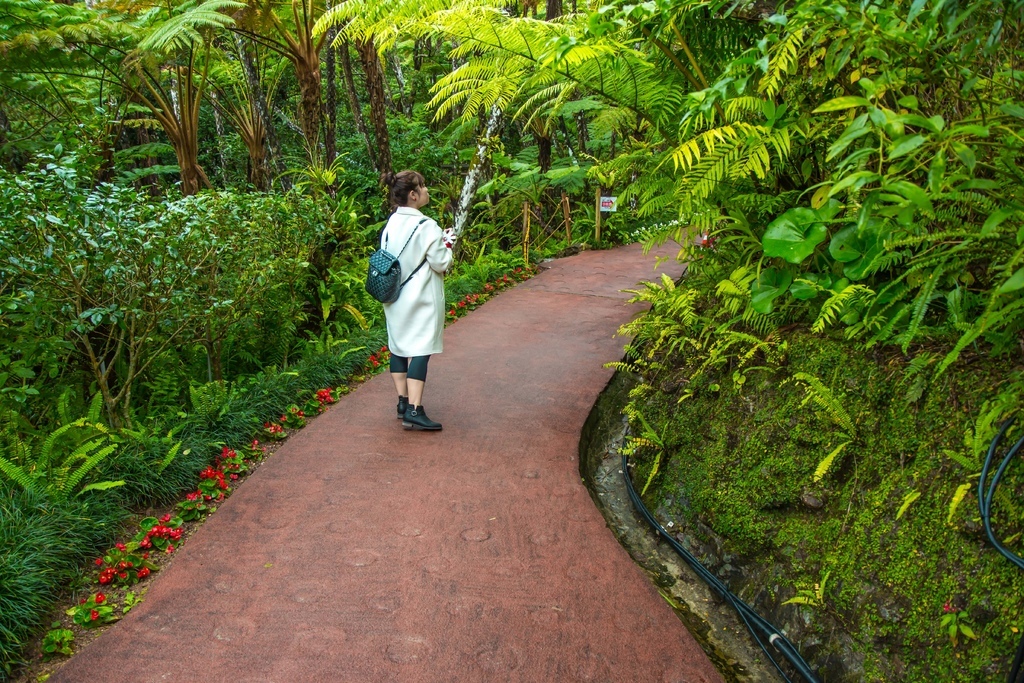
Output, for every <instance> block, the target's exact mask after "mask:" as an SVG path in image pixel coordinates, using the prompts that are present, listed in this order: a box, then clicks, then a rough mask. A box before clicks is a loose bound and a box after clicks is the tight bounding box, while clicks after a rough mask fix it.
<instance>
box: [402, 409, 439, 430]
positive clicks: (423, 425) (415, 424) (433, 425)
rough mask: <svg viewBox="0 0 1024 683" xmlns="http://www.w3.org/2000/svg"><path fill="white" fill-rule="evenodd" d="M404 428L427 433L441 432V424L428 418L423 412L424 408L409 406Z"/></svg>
mask: <svg viewBox="0 0 1024 683" xmlns="http://www.w3.org/2000/svg"><path fill="white" fill-rule="evenodd" d="M402 426H403V427H405V428H406V429H415V430H418V431H425V432H439V431H441V425H440V423H438V422H434V421H433V420H431V419H430V418H429V417H427V414H426V413H425V412H424V411H423V406H409V408H408V410H406V411H405V417H404V418H403V419H402Z"/></svg>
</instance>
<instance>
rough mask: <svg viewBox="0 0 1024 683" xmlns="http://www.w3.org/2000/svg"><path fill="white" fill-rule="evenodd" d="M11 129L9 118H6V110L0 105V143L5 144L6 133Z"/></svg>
mask: <svg viewBox="0 0 1024 683" xmlns="http://www.w3.org/2000/svg"><path fill="white" fill-rule="evenodd" d="M10 131H11V120H10V119H8V118H7V112H5V111H4V108H3V107H0V145H6V144H7V134H8V133H9V132H10Z"/></svg>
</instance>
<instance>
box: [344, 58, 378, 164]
mask: <svg viewBox="0 0 1024 683" xmlns="http://www.w3.org/2000/svg"><path fill="white" fill-rule="evenodd" d="M338 55H339V56H340V57H341V71H342V74H343V75H344V77H345V94H346V95H347V96H348V108H349V111H351V112H352V118H353V119H354V120H355V124H356V130H357V131H359V134H360V135H362V136H363V140H364V141H365V142H366V156H367V157H368V158H369V159H370V165H371V166H373V168H374V170H376V171H377V172H378V173H379V172H380V167H379V166H377V153H376V150H374V148H373V140H371V139H370V132H369V131H368V130H367V129H366V121H365V120H363V108H362V107H361V106H360V105H359V95H358V94H357V93H356V81H355V78H353V76H352V56H351V55H350V54H349V43H348V41H347V40H345V41H343V43H342V46H341V49H340V50H339V51H338Z"/></svg>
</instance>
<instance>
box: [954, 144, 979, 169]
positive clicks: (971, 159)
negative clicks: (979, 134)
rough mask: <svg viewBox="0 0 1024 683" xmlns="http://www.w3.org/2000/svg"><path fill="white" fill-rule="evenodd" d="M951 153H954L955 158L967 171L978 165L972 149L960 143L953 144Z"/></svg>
mask: <svg viewBox="0 0 1024 683" xmlns="http://www.w3.org/2000/svg"><path fill="white" fill-rule="evenodd" d="M953 151H954V152H956V156H957V158H958V159H960V161H962V162H963V164H964V166H966V167H967V170H968V171H973V170H974V167H975V166H976V165H977V163H978V157H977V156H976V155H975V154H974V150H973V149H971V148H970V147H968V146H967V145H965V144H964V143H962V142H954V143H953Z"/></svg>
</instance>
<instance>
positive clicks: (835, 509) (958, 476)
mask: <svg viewBox="0 0 1024 683" xmlns="http://www.w3.org/2000/svg"><path fill="white" fill-rule="evenodd" d="M1010 369H1012V368H1011V367H1010V365H1009V364H1008V363H1005V362H1003V363H1001V362H995V361H980V362H976V363H974V364H972V365H970V366H961V367H959V368H952V369H951V370H950V371H948V372H947V373H945V374H944V375H943V376H941V377H940V378H939V379H937V380H935V381H934V382H933V383H932V384H931V385H930V386H928V387H927V388H926V390H925V392H924V393H923V394H922V395H921V396H920V397H918V398H917V400H911V399H914V398H915V393H917V392H913V391H910V390H911V387H912V386H913V381H912V379H908V378H906V373H905V370H906V364H905V362H904V361H903V359H902V358H900V357H885V356H882V355H878V354H872V353H871V352H865V351H862V350H859V349H857V348H855V347H854V346H853V345H850V344H847V343H844V342H842V341H839V340H830V339H823V338H821V337H812V336H810V335H808V334H805V333H802V332H798V333H794V334H792V335H791V336H790V337H789V339H788V354H787V361H786V365H785V366H784V367H783V368H780V369H779V370H778V371H776V372H773V373H771V374H769V372H768V371H763V372H760V373H758V372H754V373H751V374H750V377H749V378H748V381H747V382H746V384H745V385H744V386H743V388H742V392H741V393H735V392H733V391H731V390H730V387H731V386H732V383H731V382H730V381H729V379H728V375H726V376H723V377H721V378H718V380H717V381H718V382H719V383H720V384H721V385H722V389H721V391H719V392H707V391H705V392H703V393H698V394H697V396H695V397H693V398H690V399H687V400H685V401H683V402H682V403H678V396H677V395H674V394H666V393H660V392H659V393H655V394H654V395H653V396H651V397H649V398H648V399H647V400H646V401H645V402H644V403H643V404H642V405H640V406H638V407H639V408H640V409H641V410H642V411H643V413H644V415H645V417H646V418H647V420H648V421H649V422H651V424H652V425H655V429H657V430H658V431H660V430H661V429H662V427H663V426H664V425H665V424H666V423H670V429H669V431H668V439H667V448H666V451H665V452H666V455H667V458H665V457H663V460H662V464H661V473H660V474H659V475H658V476H657V477H656V478H655V483H654V485H652V486H651V489H650V490H649V491H648V495H647V498H648V499H649V500H648V502H649V504H650V505H651V506H652V507H657V508H660V509H662V510H666V511H667V512H668V514H670V515H674V516H675V517H676V518H677V519H679V520H680V521H682V520H689V521H691V522H692V521H693V520H694V519H697V518H699V519H700V520H701V521H702V522H703V523H705V524H707V525H708V526H710V527H711V529H713V530H714V531H715V532H716V533H717V534H719V535H721V536H723V537H725V538H726V539H727V542H728V544H729V546H730V547H729V548H728V552H730V553H737V554H740V555H744V556H746V561H747V562H748V563H753V562H765V561H768V562H773V563H777V564H782V565H784V566H785V572H783V573H784V575H785V576H787V577H788V579H789V580H790V581H791V584H790V586H789V590H790V592H789V595H792V592H793V589H795V588H807V587H810V586H811V585H813V584H814V583H815V582H817V581H819V579H820V577H821V576H822V574H823V573H824V572H825V571H830V572H831V573H830V577H829V582H828V590H827V596H826V606H825V607H824V608H818V609H821V610H825V611H826V612H827V613H828V614H829V615H830V618H831V620H832V621H833V622H834V623H839V624H841V625H842V627H843V628H844V629H845V630H846V631H847V632H848V633H850V635H852V636H853V638H854V639H855V642H856V643H857V649H859V650H860V651H861V652H862V653H863V654H864V655H865V665H864V667H865V673H866V679H867V680H886V679H887V677H889V676H891V675H892V673H891V672H890V673H886V672H887V671H889V670H888V669H885V667H886V666H888V665H892V664H893V663H894V662H895V663H896V669H897V672H899V671H902V673H901V674H899V675H900V677H901V680H906V681H922V682H924V681H929V682H930V681H935V680H952V681H979V680H993V681H995V680H1001V677H1003V676H1005V670H1006V667H1007V661H1008V659H1009V657H1010V656H1011V655H1012V653H1013V651H1014V649H1015V648H1016V645H1017V642H1016V641H1017V638H1018V637H1019V636H1018V635H1015V634H1014V633H1013V632H1012V630H1011V629H1013V628H1016V629H1019V630H1024V617H1022V616H1021V614H1022V613H1024V573H1022V572H1020V571H1018V570H1017V569H1016V568H1014V567H1013V566H1012V565H1011V564H1010V563H1009V562H1007V561H1006V560H1005V559H1004V558H1003V557H1002V556H1000V555H999V554H998V553H997V552H996V551H995V550H993V549H992V548H991V547H990V546H988V544H987V543H986V541H985V539H984V536H983V532H981V530H980V527H979V525H978V521H979V519H978V512H977V500H976V497H975V495H974V492H973V485H974V484H976V482H977V478H976V476H974V477H973V478H972V475H976V474H977V472H978V471H980V468H981V463H980V461H977V467H973V468H972V467H966V466H965V465H964V464H961V463H960V462H957V460H956V459H954V458H951V457H950V456H949V455H948V454H947V451H952V452H954V453H956V454H958V455H960V456H962V458H970V459H971V461H974V460H976V458H975V456H974V455H973V454H971V453H969V452H968V449H967V448H966V447H965V445H964V444H965V441H964V435H965V432H967V430H969V429H970V428H972V427H973V426H974V423H975V419H976V417H977V415H978V412H979V409H980V408H981V405H982V403H983V402H984V401H985V400H987V399H989V398H991V397H992V395H993V387H995V386H997V385H998V384H999V382H1000V381H1001V379H1002V378H1003V377H1005V375H1006V373H1007V372H1008V371H1009V370H1010ZM797 372H805V373H809V374H812V375H815V376H816V377H818V378H820V379H821V380H822V381H823V382H824V383H825V384H826V385H827V386H828V387H829V388H830V389H831V391H832V392H833V394H834V395H835V396H836V397H837V398H838V399H839V400H840V402H841V403H842V405H843V407H844V408H845V410H846V411H847V412H848V413H849V415H850V416H851V417H852V419H853V421H854V423H855V425H856V434H855V435H854V438H853V439H852V441H851V443H850V444H849V446H847V448H846V449H845V451H844V452H843V453H842V454H841V455H840V456H839V457H838V458H837V459H836V461H835V462H834V463H833V465H832V467H831V469H830V470H829V471H828V473H827V474H826V475H825V477H824V479H823V480H822V481H821V482H820V483H817V484H816V483H814V482H813V474H814V472H815V469H816V468H817V467H818V464H819V463H820V462H821V460H822V459H823V458H824V457H825V456H826V455H827V454H828V453H830V452H831V451H832V450H833V448H835V447H836V446H837V445H839V444H840V443H842V441H845V440H847V436H845V435H843V434H841V433H840V430H839V428H838V427H836V425H835V424H833V423H832V422H830V421H829V420H828V419H827V418H826V417H825V416H823V414H821V413H820V412H818V411H816V410H815V409H814V407H813V405H812V404H810V403H807V404H806V405H805V401H804V398H805V396H806V392H805V390H804V388H803V387H801V386H800V385H799V384H797V383H794V382H786V381H785V380H786V379H787V378H789V377H791V376H792V375H793V374H794V373H797ZM723 375H724V373H723ZM729 375H731V370H730V371H729ZM638 461H639V462H638V466H637V472H636V474H635V478H636V479H637V480H638V481H645V480H646V477H647V474H648V472H649V468H650V462H645V460H644V458H643V457H640V458H638ZM964 483H971V484H972V490H971V491H970V492H969V493H968V495H967V496H966V497H965V498H964V499H963V501H962V502H961V503H960V505H959V507H958V508H957V510H956V514H955V515H954V518H953V522H952V523H947V517H948V515H949V510H950V502H951V500H952V498H953V495H954V492H955V491H956V489H957V487H958V486H960V485H961V484H964ZM1001 490H1003V491H1005V495H1003V496H1001V498H1000V499H999V500H998V501H997V503H996V506H997V507H999V510H998V513H997V515H996V519H995V524H996V526H997V527H998V530H999V531H998V533H999V534H1000V535H1001V536H1002V537H1003V538H1012V537H1013V536H1014V535H1016V534H1018V533H1019V532H1021V531H1022V530H1024V495H1022V494H1024V467H1020V466H1019V465H1018V466H1016V467H1013V468H1011V471H1010V472H1009V473H1008V474H1007V476H1006V478H1005V479H1004V483H1003V484H1002V489H1001ZM915 491H916V492H919V493H920V497H919V498H917V499H916V500H915V501H914V502H913V503H912V504H911V505H910V506H909V507H908V508H907V510H906V511H905V513H904V514H903V515H902V516H901V518H900V519H898V520H897V519H896V515H897V511H898V510H899V508H900V506H901V505H902V504H903V501H904V500H905V497H906V496H907V495H908V494H910V493H912V492H915ZM808 493H809V494H813V495H814V496H815V497H817V498H818V499H819V500H821V501H822V502H823V503H824V505H823V506H822V507H821V508H820V509H812V508H810V507H808V506H807V505H805V504H804V503H803V502H802V501H801V497H802V496H804V495H805V494H808ZM1019 538H1020V537H1019V536H1018V538H1017V539H1016V540H1015V541H1014V543H1012V544H1011V548H1012V549H1014V550H1016V551H1017V552H1020V551H1021V546H1022V543H1021V542H1020V540H1019ZM947 601H950V602H952V604H953V605H954V606H955V607H956V608H958V609H965V610H966V611H967V612H968V613H969V614H970V617H971V622H970V623H971V624H972V625H973V626H974V630H975V632H976V633H977V635H978V640H976V641H968V642H964V641H963V640H962V641H961V643H960V645H959V647H957V648H953V646H952V645H951V644H950V642H949V639H948V637H947V636H946V635H945V634H944V633H943V632H942V630H941V629H940V625H939V622H940V620H941V618H942V615H943V605H944V604H945V603H946V602H947ZM882 606H884V607H885V609H880V607H882ZM781 609H783V610H786V609H796V607H795V606H794V607H783V608H781ZM894 615H895V616H894ZM823 635H824V634H823ZM883 655H884V659H886V660H888V664H884V663H883V661H882V660H883ZM994 662H995V663H996V665H995V666H993V663H994ZM888 680H892V679H891V678H888Z"/></svg>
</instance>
